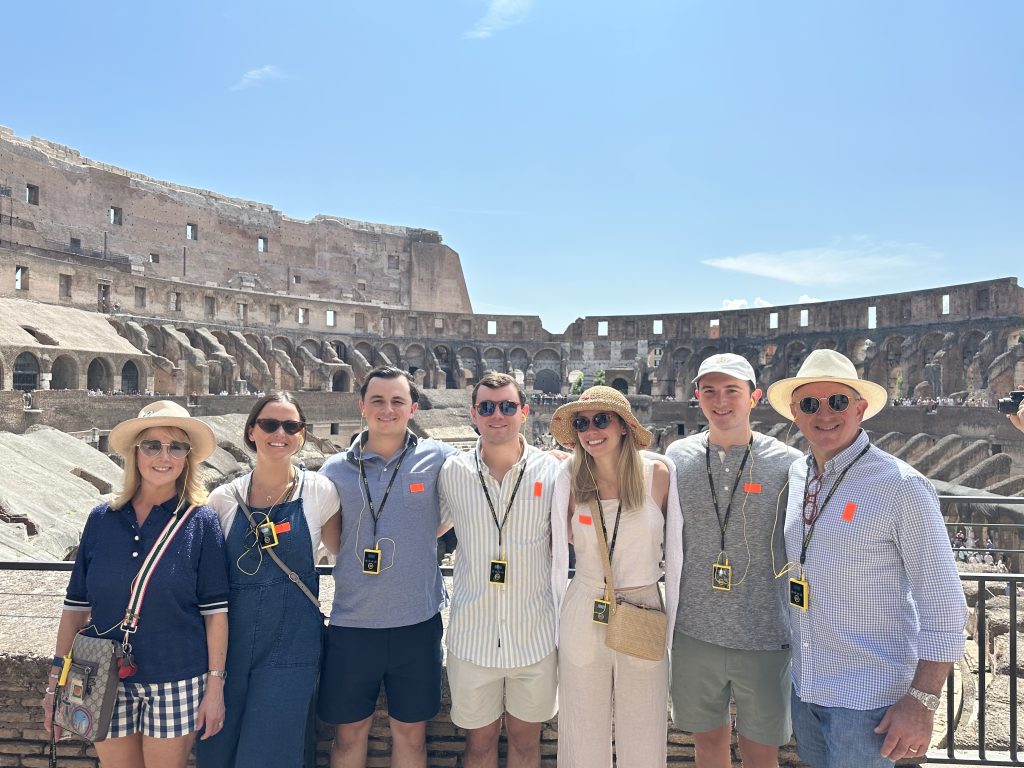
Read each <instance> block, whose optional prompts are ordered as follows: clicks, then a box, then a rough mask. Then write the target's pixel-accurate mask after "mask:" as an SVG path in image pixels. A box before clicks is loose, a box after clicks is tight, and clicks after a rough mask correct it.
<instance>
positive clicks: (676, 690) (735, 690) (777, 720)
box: [672, 630, 793, 746]
mask: <svg viewBox="0 0 1024 768" xmlns="http://www.w3.org/2000/svg"><path fill="white" fill-rule="evenodd" d="M789 656H790V654H789V651H788V650H785V651H782V650H780V651H739V650H736V649H734V648H725V647H723V646H720V645H714V644H712V643H705V642H703V641H701V640H697V639H695V638H692V637H689V636H688V635H685V634H683V633H682V632H679V631H678V630H677V631H676V633H675V636H674V637H673V639H672V722H673V723H675V725H676V727H677V728H680V729H682V730H684V731H689V732H690V733H704V732H705V731H713V730H716V729H717V728H721V727H722V726H723V725H728V723H729V700H730V699H732V700H734V701H735V702H736V730H737V731H739V732H740V733H741V734H742V735H743V736H744V737H746V738H748V739H750V740H751V741H756V742H757V743H758V744H773V745H776V746H782V745H783V744H786V743H788V742H789V738H790V736H791V735H792V733H793V725H792V720H791V717H790V708H789V689H790V685H791V683H790V678H789Z"/></svg>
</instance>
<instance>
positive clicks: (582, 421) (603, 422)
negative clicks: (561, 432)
mask: <svg viewBox="0 0 1024 768" xmlns="http://www.w3.org/2000/svg"><path fill="white" fill-rule="evenodd" d="M612 416H614V414H611V413H604V412H601V413H595V414H594V417H593V418H592V419H588V418H587V417H586V416H576V417H575V418H574V419H573V420H572V428H573V429H575V430H576V431H577V432H586V431H587V430H588V429H590V424H591V422H593V424H594V427H595V428H596V429H608V425H609V424H611V423H612Z"/></svg>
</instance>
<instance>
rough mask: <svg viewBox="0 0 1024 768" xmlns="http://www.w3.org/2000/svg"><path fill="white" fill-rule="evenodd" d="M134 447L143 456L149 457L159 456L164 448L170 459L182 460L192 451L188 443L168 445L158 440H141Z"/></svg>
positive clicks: (171, 443) (176, 442)
mask: <svg viewBox="0 0 1024 768" xmlns="http://www.w3.org/2000/svg"><path fill="white" fill-rule="evenodd" d="M135 447H136V448H138V449H139V450H140V451H141V452H142V455H143V456H149V457H153V456H159V455H160V452H161V451H163V449H164V448H166V449H167V455H168V456H170V457H171V458H172V459H184V458H185V457H186V456H188V453H189V451H191V450H192V446H191V445H189V444H188V443H179V442H178V441H177V440H174V441H172V442H170V443H161V442H160V441H159V440H142V441H141V442H139V443H136V445H135Z"/></svg>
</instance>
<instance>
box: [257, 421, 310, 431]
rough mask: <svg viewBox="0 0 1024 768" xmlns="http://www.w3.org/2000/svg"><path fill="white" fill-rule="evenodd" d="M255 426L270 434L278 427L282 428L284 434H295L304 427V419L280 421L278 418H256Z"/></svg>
mask: <svg viewBox="0 0 1024 768" xmlns="http://www.w3.org/2000/svg"><path fill="white" fill-rule="evenodd" d="M256 426H257V427H259V428H260V429H262V430H263V431H264V432H266V433H267V434H268V435H272V434H274V433H275V432H277V430H279V429H282V428H283V429H284V433H285V434H286V435H297V434H299V432H301V431H302V430H304V429H305V428H306V422H304V421H281V420H280V419H256Z"/></svg>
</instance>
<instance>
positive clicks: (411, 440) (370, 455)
mask: <svg viewBox="0 0 1024 768" xmlns="http://www.w3.org/2000/svg"><path fill="white" fill-rule="evenodd" d="M369 437H370V431H369V430H368V429H364V430H363V431H362V432H360V433H359V437H357V438H356V440H355V442H354V443H352V445H351V446H349V449H348V460H349V461H350V462H352V463H353V464H356V463H358V462H359V461H360V460H362V461H367V460H369V459H379V458H380V456H379V455H378V454H376V453H374V452H373V451H364V450H363V449H364V447H365V446H366V441H367V440H368V439H369ZM419 440H420V439H419V437H418V436H417V435H416V433H415V432H413V431H412V430H409V429H407V430H406V431H405V447H406V448H409V447H413V446H415V445H416V444H417V443H418V442H419ZM401 453H402V452H401V451H399V452H398V453H396V454H395V456H400V455H401ZM391 458H394V456H393V457H391ZM390 460H391V459H388V461H390Z"/></svg>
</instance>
